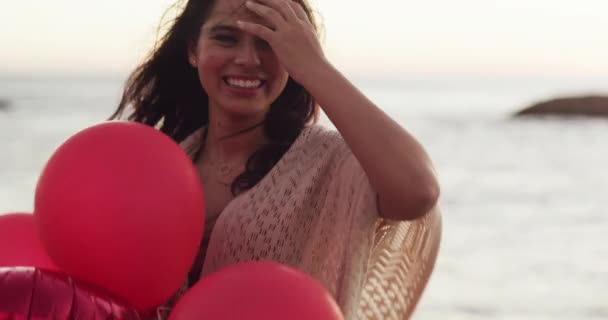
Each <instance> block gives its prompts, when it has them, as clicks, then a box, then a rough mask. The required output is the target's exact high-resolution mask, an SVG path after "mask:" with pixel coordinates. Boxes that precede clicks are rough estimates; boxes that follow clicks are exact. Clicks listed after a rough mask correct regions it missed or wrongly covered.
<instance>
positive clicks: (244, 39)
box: [189, 0, 288, 118]
mask: <svg viewBox="0 0 608 320" xmlns="http://www.w3.org/2000/svg"><path fill="white" fill-rule="evenodd" d="M237 20H245V21H253V22H256V23H261V24H265V22H264V21H262V20H261V19H260V18H259V17H256V16H254V15H253V14H252V13H250V12H248V10H247V8H246V7H245V6H244V5H243V0H216V3H215V5H214V7H213V9H212V10H211V12H210V15H209V18H208V19H207V21H206V22H205V23H204V24H203V26H202V29H201V32H200V35H199V37H198V40H197V43H196V47H194V48H190V50H189V60H190V61H189V62H190V64H191V65H192V66H194V67H196V68H197V70H198V76H199V79H200V82H201V85H202V86H203V89H204V90H205V92H206V93H207V95H208V96H209V108H210V112H212V113H213V112H217V111H220V112H225V113H227V114H229V115H232V116H238V117H255V118H260V117H261V118H263V116H264V115H265V113H266V111H268V109H269V108H270V104H271V103H272V102H273V101H274V100H276V98H277V97H278V96H279V94H280V93H281V92H282V91H283V89H284V88H285V85H286V83H287V79H288V74H287V71H285V69H284V68H283V66H282V65H281V64H280V62H279V60H278V59H277V57H276V55H275V54H274V52H273V50H272V48H271V47H270V46H269V45H268V43H266V42H265V41H263V40H261V39H259V38H256V37H255V36H253V35H251V34H248V33H245V32H243V31H241V30H240V29H239V28H238V27H237V25H236V21H237Z"/></svg>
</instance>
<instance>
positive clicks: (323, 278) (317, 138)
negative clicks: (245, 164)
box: [181, 126, 441, 319]
mask: <svg viewBox="0 0 608 320" xmlns="http://www.w3.org/2000/svg"><path fill="white" fill-rule="evenodd" d="M200 137H201V132H200V130H199V131H197V132H195V133H193V134H192V135H191V136H190V137H188V138H187V139H186V140H185V141H184V142H182V144H181V146H182V148H184V150H185V151H186V152H187V153H188V154H189V155H191V156H192V155H193V152H194V151H195V150H196V149H197V147H198V146H199V145H200ZM379 156H381V155H379ZM439 217H440V216H439V213H438V212H437V211H433V212H431V213H429V214H427V215H426V216H425V217H423V218H421V219H419V220H416V221H410V222H397V221H388V220H385V219H381V218H380V217H379V216H378V212H377V207H376V194H375V193H374V191H373V190H372V188H371V186H370V184H369V180H368V179H367V176H366V174H365V172H364V171H363V169H362V168H361V166H360V164H359V162H358V161H357V160H356V158H355V157H354V156H353V154H352V153H351V151H350V149H349V148H348V146H347V145H346V143H345V142H344V140H343V139H342V137H341V136H340V135H339V133H337V132H336V131H332V130H327V129H325V128H323V127H321V126H311V127H307V128H305V129H304V130H303V131H302V133H301V134H300V136H299V137H298V138H297V139H296V141H295V142H294V143H293V145H292V146H291V148H290V149H289V150H288V151H287V152H286V153H285V155H284V156H283V157H282V158H281V159H280V160H279V162H278V163H277V164H276V165H275V166H274V167H273V169H272V170H271V171H270V172H269V173H268V174H267V175H266V176H265V177H264V178H263V179H262V180H261V181H260V182H259V183H258V184H256V186H254V187H253V188H251V189H249V190H247V191H246V192H244V193H242V194H240V195H238V196H237V197H236V198H235V199H234V200H232V201H231V202H230V203H229V204H228V205H227V206H226V208H225V209H224V210H223V211H222V213H221V215H220V216H219V217H218V219H217V222H216V224H215V226H214V228H213V231H212V233H211V238H210V242H209V247H208V250H207V254H206V259H205V262H204V265H203V271H202V274H201V276H202V277H204V276H205V275H207V274H209V273H212V272H215V271H218V270H220V269H221V268H223V267H225V266H228V265H231V264H235V263H239V262H245V261H252V260H273V261H276V262H279V263H283V264H286V265H289V266H292V267H295V268H297V269H299V270H302V271H304V272H306V273H308V274H309V275H311V276H312V277H313V278H315V279H316V280H318V281H319V282H320V283H321V284H322V285H323V286H324V287H325V288H326V289H327V290H328V291H329V292H330V293H331V294H332V295H333V296H334V298H335V299H336V301H337V302H338V305H339V306H340V307H341V309H342V311H343V312H344V314H345V318H346V319H405V318H407V317H409V316H410V315H411V312H412V311H413V309H414V307H415V305H416V303H417V301H418V300H419V297H420V295H421V293H422V290H423V288H424V286H425V285H426V282H427V280H428V277H429V275H430V273H431V271H432V269H433V265H434V262H435V257H436V255H437V250H438V245H439V239H440V230H441V225H440V218H439Z"/></svg>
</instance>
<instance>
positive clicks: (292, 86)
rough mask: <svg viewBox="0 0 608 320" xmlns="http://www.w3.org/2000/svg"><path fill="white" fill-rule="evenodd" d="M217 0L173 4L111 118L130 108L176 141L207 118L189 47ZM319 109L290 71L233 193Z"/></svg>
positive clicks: (259, 174) (134, 116) (271, 161)
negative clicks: (173, 15) (261, 140)
mask: <svg viewBox="0 0 608 320" xmlns="http://www.w3.org/2000/svg"><path fill="white" fill-rule="evenodd" d="M215 1H221V0H187V1H186V3H185V6H183V9H181V8H178V5H179V3H178V4H176V5H175V7H174V8H177V9H178V10H180V13H179V14H178V15H177V17H176V18H175V19H174V20H172V21H170V23H171V24H170V27H169V29H168V31H167V32H166V33H165V34H164V36H162V38H160V39H159V40H158V41H157V43H156V45H155V48H154V49H153V50H152V51H151V52H150V54H149V55H148V57H147V58H146V60H145V61H144V62H143V63H142V64H141V65H139V66H138V67H137V68H136V69H135V70H134V71H133V72H132V73H131V75H130V76H129V78H128V79H127V82H126V85H125V89H124V92H123V95H122V99H121V101H120V103H119V105H118V108H117V110H116V111H115V112H114V113H113V114H112V115H111V116H110V120H113V119H117V118H121V117H122V115H123V113H124V112H125V111H127V110H129V112H130V113H129V115H128V117H127V118H126V119H127V120H129V121H134V122H139V123H143V124H146V125H149V126H151V127H155V128H158V129H159V130H160V131H161V132H163V133H165V134H167V135H168V136H169V137H171V138H172V139H173V140H174V141H175V142H177V143H179V142H181V141H183V140H184V139H185V138H186V137H188V136H189V135H190V134H192V133H193V132H195V131H196V130H197V129H199V128H201V127H204V126H206V125H207V124H208V123H209V114H208V107H209V106H208V96H207V93H206V92H205V90H204V89H203V88H202V87H201V84H200V81H199V78H198V73H197V70H196V68H193V67H192V66H191V65H190V64H189V63H188V48H189V46H191V45H195V44H196V41H197V39H198V37H199V33H200V29H201V26H202V25H203V24H204V22H205V21H206V19H207V18H208V16H209V13H210V12H211V10H212V8H213V5H214V3H215ZM293 1H295V2H297V3H298V4H299V5H301V6H302V8H304V10H305V11H306V14H307V16H308V18H309V19H310V21H311V22H312V24H313V26H314V28H315V31H317V30H318V28H317V25H316V22H315V19H314V16H313V14H312V11H311V9H310V6H309V5H308V3H307V1H306V0H293ZM180 3H182V4H183V2H180ZM318 110H319V107H318V105H317V103H316V101H315V99H314V98H313V97H312V96H311V95H310V93H308V92H307V91H306V89H304V87H302V86H301V85H300V84H299V83H297V82H296V81H294V80H293V79H292V78H291V77H289V79H288V80H287V85H286V86H285V89H284V90H283V92H282V93H281V94H280V95H279V97H278V98H277V99H276V101H274V102H273V103H272V104H271V106H270V109H269V111H268V112H267V113H266V116H265V120H264V122H263V123H262V125H263V127H264V133H265V135H266V136H267V138H268V140H269V141H270V142H269V143H268V144H266V145H264V146H262V147H261V148H260V149H258V150H256V151H255V152H254V153H253V154H252V155H251V157H250V158H249V159H248V160H247V163H246V166H245V171H244V172H243V173H241V174H240V175H239V176H237V177H236V178H235V180H234V181H233V182H232V185H231V191H232V193H233V194H234V195H236V194H238V193H240V192H242V191H245V190H247V189H249V188H251V187H253V186H254V185H255V184H256V183H258V182H259V181H260V180H261V179H262V178H263V177H264V176H265V175H266V174H267V173H268V172H269V171H270V169H272V167H273V166H274V165H275V164H276V163H277V162H278V161H279V159H280V158H281V157H282V156H283V155H284V154H285V152H286V151H287V149H289V147H290V146H291V145H292V143H293V142H294V141H295V139H296V138H297V137H298V136H299V134H300V132H301V131H302V129H303V128H304V127H305V126H306V125H307V124H311V123H314V122H316V120H317V118H318ZM244 131H247V130H244ZM201 147H202V146H199V150H198V152H197V154H199V153H200V148H201Z"/></svg>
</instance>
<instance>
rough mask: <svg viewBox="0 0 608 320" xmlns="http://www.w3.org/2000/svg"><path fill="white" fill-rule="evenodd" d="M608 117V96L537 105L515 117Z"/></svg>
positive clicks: (562, 100)
mask: <svg viewBox="0 0 608 320" xmlns="http://www.w3.org/2000/svg"><path fill="white" fill-rule="evenodd" d="M542 115H556V116H566V117H567V116H589V117H608V96H583V97H565V98H557V99H552V100H548V101H544V102H540V103H536V104H534V105H532V106H530V107H528V108H525V109H523V110H521V111H519V112H517V113H516V114H515V116H516V117H517V116H542Z"/></svg>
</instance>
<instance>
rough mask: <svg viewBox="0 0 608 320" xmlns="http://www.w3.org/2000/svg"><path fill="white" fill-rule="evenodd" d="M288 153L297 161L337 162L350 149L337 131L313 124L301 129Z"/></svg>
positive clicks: (346, 155) (348, 152) (345, 155)
mask: <svg viewBox="0 0 608 320" xmlns="http://www.w3.org/2000/svg"><path fill="white" fill-rule="evenodd" d="M288 154H290V156H291V157H295V158H298V159H299V162H312V163H319V162H328V161H338V162H339V161H340V160H343V159H344V158H346V157H348V155H349V154H350V149H349V148H348V146H347V145H346V143H345V141H344V139H343V138H342V136H341V135H340V133H339V132H338V131H336V130H333V129H330V128H327V127H324V126H322V125H316V124H315V125H311V126H308V127H305V128H304V129H303V130H302V132H301V133H300V136H299V137H298V138H297V139H296V141H294V143H293V145H292V147H291V148H290V150H289V151H288Z"/></svg>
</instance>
